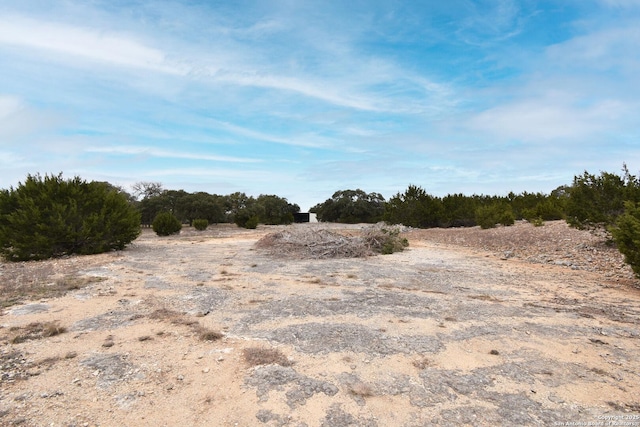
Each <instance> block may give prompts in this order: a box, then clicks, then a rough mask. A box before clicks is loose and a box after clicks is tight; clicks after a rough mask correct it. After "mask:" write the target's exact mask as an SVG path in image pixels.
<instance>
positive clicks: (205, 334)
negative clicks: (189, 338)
mask: <svg viewBox="0 0 640 427" xmlns="http://www.w3.org/2000/svg"><path fill="white" fill-rule="evenodd" d="M195 332H196V333H197V334H198V338H200V340H202V341H217V340H219V339H221V338H222V337H224V334H223V333H222V332H218V331H214V330H212V329H208V328H205V327H203V326H198V327H196V328H195Z"/></svg>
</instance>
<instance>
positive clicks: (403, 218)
mask: <svg viewBox="0 0 640 427" xmlns="http://www.w3.org/2000/svg"><path fill="white" fill-rule="evenodd" d="M442 218H443V207H442V202H441V201H440V199H439V198H437V197H434V196H431V195H430V194H428V193H427V192H426V191H425V190H424V189H423V188H422V187H418V186H415V185H410V186H409V187H408V188H407V190H406V191H405V192H404V193H402V194H400V193H398V194H396V195H395V196H393V197H392V198H391V199H389V201H388V202H387V204H386V206H385V212H384V220H385V221H386V222H388V223H390V224H404V225H406V226H409V227H418V228H429V227H437V226H438V225H439V224H440V223H441V222H442Z"/></svg>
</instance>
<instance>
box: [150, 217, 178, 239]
mask: <svg viewBox="0 0 640 427" xmlns="http://www.w3.org/2000/svg"><path fill="white" fill-rule="evenodd" d="M151 226H152V227H153V231H155V232H156V234H157V235H158V236H169V235H171V234H176V233H179V232H180V230H182V224H181V223H180V220H179V219H178V218H176V216H175V215H174V214H172V213H171V212H160V213H159V214H158V215H156V217H155V218H154V220H153V223H152V224H151Z"/></svg>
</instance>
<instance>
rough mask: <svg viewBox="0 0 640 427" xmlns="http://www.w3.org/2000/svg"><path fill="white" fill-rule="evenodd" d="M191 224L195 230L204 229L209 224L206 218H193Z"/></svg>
mask: <svg viewBox="0 0 640 427" xmlns="http://www.w3.org/2000/svg"><path fill="white" fill-rule="evenodd" d="M191 225H193V228H195V229H196V230H199V231H204V230H206V229H207V227H208V226H209V221H208V220H206V219H194V220H193V222H192V223H191Z"/></svg>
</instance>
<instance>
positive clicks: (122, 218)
mask: <svg viewBox="0 0 640 427" xmlns="http://www.w3.org/2000/svg"><path fill="white" fill-rule="evenodd" d="M139 234H140V214H139V213H138V211H137V210H136V209H135V208H134V207H133V206H132V205H131V204H130V203H129V201H128V198H127V196H126V195H125V194H124V193H122V192H120V191H118V189H116V188H115V187H113V186H111V185H109V184H108V183H104V182H86V181H83V180H82V179H80V178H79V177H75V178H73V179H70V180H64V179H63V178H62V174H60V175H58V176H53V175H52V176H49V175H46V176H45V177H44V178H43V177H41V176H40V175H35V176H31V175H28V176H27V179H26V180H25V182H24V183H20V184H19V185H18V187H17V188H15V189H14V188H11V189H10V190H2V191H0V254H1V255H2V256H3V257H4V258H6V259H7V260H10V261H24V260H39V259H46V258H52V257H60V256H63V255H69V254H96V253H102V252H107V251H110V250H115V249H124V247H125V246H126V245H128V244H129V243H131V242H132V241H133V240H134V239H135V238H136V237H138V235H139Z"/></svg>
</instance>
